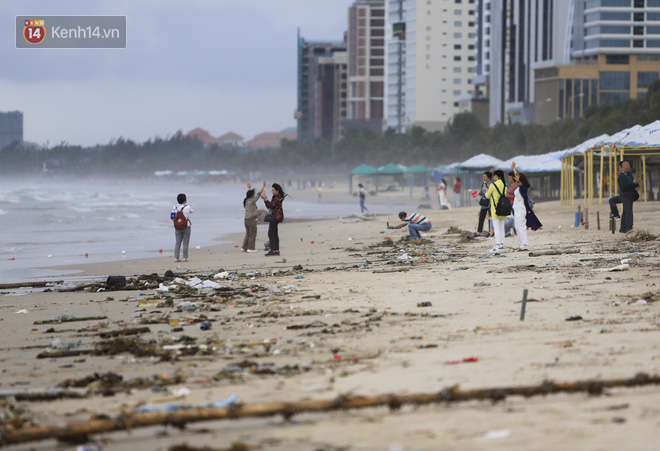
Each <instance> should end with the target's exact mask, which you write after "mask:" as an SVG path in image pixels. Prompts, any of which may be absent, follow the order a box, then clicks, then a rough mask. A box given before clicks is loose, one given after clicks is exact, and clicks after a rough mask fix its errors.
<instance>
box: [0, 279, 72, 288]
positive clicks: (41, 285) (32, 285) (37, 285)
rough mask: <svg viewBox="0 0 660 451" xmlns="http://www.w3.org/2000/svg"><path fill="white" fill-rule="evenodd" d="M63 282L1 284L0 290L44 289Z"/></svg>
mask: <svg viewBox="0 0 660 451" xmlns="http://www.w3.org/2000/svg"><path fill="white" fill-rule="evenodd" d="M62 282H63V281H62V280H55V281H52V282H36V281H33V282H16V283H0V290H7V289H10V288H44V287H48V286H49V285H50V286H53V285H58V284H61V283H62Z"/></svg>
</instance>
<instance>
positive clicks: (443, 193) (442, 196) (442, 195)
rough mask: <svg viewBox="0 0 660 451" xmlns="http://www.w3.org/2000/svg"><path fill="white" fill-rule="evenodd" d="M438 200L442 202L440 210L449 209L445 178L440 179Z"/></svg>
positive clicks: (437, 189)
mask: <svg viewBox="0 0 660 451" xmlns="http://www.w3.org/2000/svg"><path fill="white" fill-rule="evenodd" d="M435 190H436V191H437V192H438V202H439V203H440V210H449V199H447V182H446V181H445V179H440V183H438V186H437V188H436V189H435Z"/></svg>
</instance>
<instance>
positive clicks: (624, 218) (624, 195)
mask: <svg viewBox="0 0 660 451" xmlns="http://www.w3.org/2000/svg"><path fill="white" fill-rule="evenodd" d="M619 167H620V168H621V172H620V173H619V177H618V178H617V183H618V184H619V198H620V199H621V203H622V204H623V212H622V213H621V227H620V228H619V233H630V232H632V229H633V202H634V201H635V200H637V199H639V193H638V192H637V191H636V190H637V188H638V187H639V179H636V178H634V177H633V175H632V173H631V166H630V162H629V161H628V160H623V161H621V163H619Z"/></svg>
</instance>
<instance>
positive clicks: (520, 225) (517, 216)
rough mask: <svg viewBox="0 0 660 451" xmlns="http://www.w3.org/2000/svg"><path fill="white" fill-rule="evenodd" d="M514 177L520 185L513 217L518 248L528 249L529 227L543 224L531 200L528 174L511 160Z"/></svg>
mask: <svg viewBox="0 0 660 451" xmlns="http://www.w3.org/2000/svg"><path fill="white" fill-rule="evenodd" d="M511 169H512V170H513V175H514V178H515V180H516V182H517V185H518V187H517V188H516V190H515V191H514V195H515V199H516V200H515V202H514V203H513V218H514V220H515V223H516V233H517V234H518V249H519V250H527V229H528V228H530V229H532V230H538V229H540V228H541V227H542V226H543V224H541V221H539V218H537V217H536V214H535V213H534V210H532V204H531V202H530V201H529V195H528V191H529V189H530V187H531V185H530V183H529V180H527V176H526V175H525V174H523V173H520V172H518V171H517V170H516V162H515V161H512V162H511Z"/></svg>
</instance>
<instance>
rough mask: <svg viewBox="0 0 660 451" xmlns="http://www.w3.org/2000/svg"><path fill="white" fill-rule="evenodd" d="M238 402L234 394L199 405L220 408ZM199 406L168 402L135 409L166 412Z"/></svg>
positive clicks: (137, 410) (138, 410)
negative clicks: (163, 404) (158, 405)
mask: <svg viewBox="0 0 660 451" xmlns="http://www.w3.org/2000/svg"><path fill="white" fill-rule="evenodd" d="M237 402H238V396H236V395H234V394H232V395H231V396H230V397H229V398H227V399H224V400H222V401H216V402H212V403H209V404H204V405H202V406H199V407H210V408H212V409H219V408H221V407H227V406H229V405H231V404H236V403H237ZM195 407H197V406H190V405H178V404H168V405H166V406H164V407H155V406H141V407H138V408H137V409H135V411H136V412H165V411H168V410H179V409H192V408H195Z"/></svg>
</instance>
